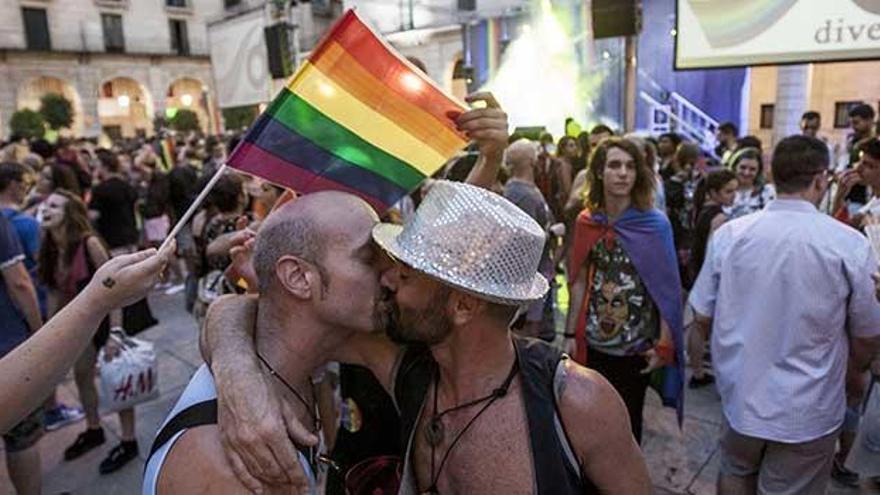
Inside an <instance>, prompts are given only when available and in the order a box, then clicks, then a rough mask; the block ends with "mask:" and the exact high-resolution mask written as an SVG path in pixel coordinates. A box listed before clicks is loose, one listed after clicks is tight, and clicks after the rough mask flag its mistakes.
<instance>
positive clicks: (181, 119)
mask: <svg viewBox="0 0 880 495" xmlns="http://www.w3.org/2000/svg"><path fill="white" fill-rule="evenodd" d="M168 123H169V124H170V125H171V128H172V129H174V130H175V131H178V132H186V131H198V130H201V126H200V125H199V116H198V114H197V113H195V112H194V111H192V110H187V109H185V108H181V109H179V110H178V111H177V113H176V114H174V117H172V118H171V119H170V120H169V121H168Z"/></svg>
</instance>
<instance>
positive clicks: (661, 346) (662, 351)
mask: <svg viewBox="0 0 880 495" xmlns="http://www.w3.org/2000/svg"><path fill="white" fill-rule="evenodd" d="M654 352H656V353H657V356H659V357H660V359H662V360H663V361H664V362H666V363H672V362H673V361H675V347H673V346H672V345H670V344H666V343H663V342H661V343H658V344H657V345H655V346H654Z"/></svg>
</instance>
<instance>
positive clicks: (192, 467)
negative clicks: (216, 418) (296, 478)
mask: <svg viewBox="0 0 880 495" xmlns="http://www.w3.org/2000/svg"><path fill="white" fill-rule="evenodd" d="M157 491H158V493H159V494H174V493H211V494H213V493H223V494H239V493H242V494H243V493H250V491H249V490H248V489H247V488H246V487H245V486H244V485H242V484H241V482H239V481H238V478H236V476H235V472H234V471H233V470H232V466H230V465H229V462H228V461H227V460H226V455H225V454H224V453H223V446H222V445H221V444H220V430H219V428H218V427H217V425H204V426H198V427H195V428H191V429H188V430H186V431H185V432H184V433H183V434H182V435H181V436H180V438H178V439H177V441H176V442H175V443H174V446H173V447H172V448H171V450H170V451H169V452H168V455H167V456H166V457H165V462H164V463H163V464H162V469H161V471H160V472H159V480H158V483H157ZM288 493H289V492H288Z"/></svg>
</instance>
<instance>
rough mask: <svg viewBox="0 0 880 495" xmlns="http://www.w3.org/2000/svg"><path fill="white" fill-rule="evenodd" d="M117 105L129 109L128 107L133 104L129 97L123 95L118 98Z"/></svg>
mask: <svg viewBox="0 0 880 495" xmlns="http://www.w3.org/2000/svg"><path fill="white" fill-rule="evenodd" d="M116 103H118V104H119V106H120V107H122V108H128V105H129V104H130V103H131V99H130V98H129V97H128V95H121V96H119V97H118V98H116Z"/></svg>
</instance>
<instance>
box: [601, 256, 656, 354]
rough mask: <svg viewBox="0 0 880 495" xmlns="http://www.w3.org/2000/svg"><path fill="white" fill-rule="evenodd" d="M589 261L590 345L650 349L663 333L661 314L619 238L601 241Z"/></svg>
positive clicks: (618, 350) (616, 350) (617, 350)
mask: <svg viewBox="0 0 880 495" xmlns="http://www.w3.org/2000/svg"><path fill="white" fill-rule="evenodd" d="M590 264H591V266H592V267H593V277H592V279H591V280H589V286H588V287H587V290H588V291H590V299H589V305H588V307H587V327H586V333H587V343H588V344H589V346H590V347H591V348H592V349H594V350H598V351H601V352H604V353H606V354H611V355H615V356H627V355H632V354H638V353H641V352H644V351H646V350H648V349H649V348H650V347H651V346H652V345H653V343H654V341H655V340H656V339H657V338H658V337H659V335H660V318H659V315H658V312H657V306H656V305H655V304H654V301H653V300H652V299H651V297H650V295H649V294H648V291H647V289H646V288H645V285H644V283H642V279H641V277H639V274H638V272H637V271H636V268H635V266H633V264H632V260H630V258H629V256H628V255H627V254H626V251H624V250H623V247H622V246H621V245H620V243H619V242H618V241H617V239H614V240H613V241H611V242H610V243H606V242H605V241H604V240H603V241H599V242H597V243H596V245H595V246H594V247H593V250H592V251H591V252H590Z"/></svg>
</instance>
